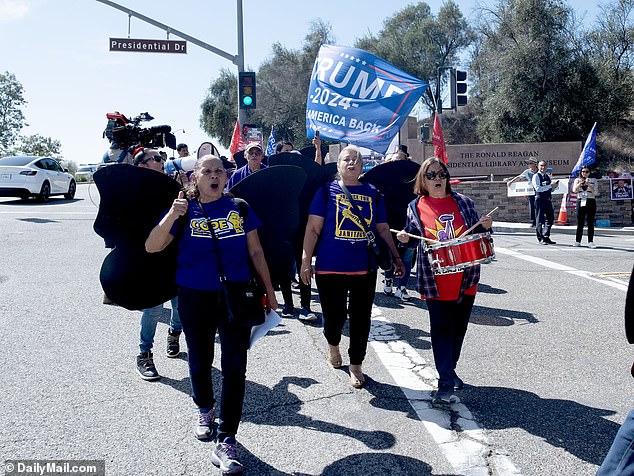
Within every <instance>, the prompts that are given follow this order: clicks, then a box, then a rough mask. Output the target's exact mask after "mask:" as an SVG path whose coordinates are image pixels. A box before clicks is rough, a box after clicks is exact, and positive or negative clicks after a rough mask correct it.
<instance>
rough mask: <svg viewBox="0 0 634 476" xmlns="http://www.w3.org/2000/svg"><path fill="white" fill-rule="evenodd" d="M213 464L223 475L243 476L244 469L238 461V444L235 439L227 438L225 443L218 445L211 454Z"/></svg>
mask: <svg viewBox="0 0 634 476" xmlns="http://www.w3.org/2000/svg"><path fill="white" fill-rule="evenodd" d="M211 462H212V464H213V465H214V466H216V467H217V468H220V471H222V473H223V474H242V471H243V469H244V468H243V467H242V464H241V463H240V461H238V443H237V442H236V440H235V438H226V439H225V441H224V442H222V443H216V447H215V448H214V450H213V451H212V452H211Z"/></svg>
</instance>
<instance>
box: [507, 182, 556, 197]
mask: <svg viewBox="0 0 634 476" xmlns="http://www.w3.org/2000/svg"><path fill="white" fill-rule="evenodd" d="M553 181H556V182H557V187H556V188H554V189H553V195H563V194H564V193H568V181H567V180H566V179H553ZM528 195H535V189H534V188H533V185H532V184H531V182H513V183H511V184H509V186H508V187H507V189H506V196H507V197H526V196H528Z"/></svg>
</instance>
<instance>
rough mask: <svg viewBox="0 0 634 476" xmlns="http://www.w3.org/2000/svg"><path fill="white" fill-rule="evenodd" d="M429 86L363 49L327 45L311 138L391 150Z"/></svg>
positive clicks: (313, 98)
mask: <svg viewBox="0 0 634 476" xmlns="http://www.w3.org/2000/svg"><path fill="white" fill-rule="evenodd" d="M428 86H429V85H428V84H427V83H426V82H425V81H423V80H420V79H418V78H415V77H413V76H410V75H409V74H407V73H405V72H403V71H401V70H400V69H398V68H396V67H395V66H393V65H391V64H390V63H388V62H387V61H385V60H382V59H381V58H378V57H377V56H374V55H373V54H371V53H368V52H367V51H363V50H360V49H358V48H345V47H341V46H330V45H322V47H321V48H320V49H319V54H318V56H317V59H316V60H315V66H314V67H313V72H312V74H311V81H310V86H309V89H308V98H307V100H306V135H307V136H308V137H313V136H314V131H319V133H320V135H321V137H325V138H327V139H331V140H336V141H342V142H349V143H351V144H354V145H357V146H359V147H366V148H368V149H371V150H374V151H376V152H378V153H380V154H385V152H387V150H388V148H389V146H390V142H392V139H393V138H394V137H395V136H396V135H397V134H398V131H399V130H400V128H401V126H402V125H403V123H404V122H405V119H406V118H407V115H408V114H409V113H410V111H411V110H412V109H413V108H414V106H415V105H416V102H417V101H418V100H419V99H420V97H421V96H422V95H423V93H424V92H425V90H426V89H427V87H428Z"/></svg>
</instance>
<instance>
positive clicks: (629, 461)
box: [597, 410, 634, 476]
mask: <svg viewBox="0 0 634 476" xmlns="http://www.w3.org/2000/svg"><path fill="white" fill-rule="evenodd" d="M632 474H634V410H632V411H631V412H630V413H629V414H628V415H627V418H625V421H624V422H623V425H621V428H619V431H618V433H617V434H616V437H615V438H614V441H613V442H612V446H611V447H610V451H608V454H607V455H606V456H605V459H604V460H603V464H602V465H601V467H600V468H599V471H597V476H630V475H632Z"/></svg>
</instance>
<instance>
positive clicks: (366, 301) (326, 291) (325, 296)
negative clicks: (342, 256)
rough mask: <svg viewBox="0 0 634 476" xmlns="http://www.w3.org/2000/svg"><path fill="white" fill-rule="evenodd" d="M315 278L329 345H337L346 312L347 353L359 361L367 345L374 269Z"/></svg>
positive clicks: (374, 280)
mask: <svg viewBox="0 0 634 476" xmlns="http://www.w3.org/2000/svg"><path fill="white" fill-rule="evenodd" d="M315 281H316V283H317V290H318V291H319V300H320V301H321V311H322V313H323V316H324V336H325V337H326V340H327V341H328V343H329V344H330V345H339V342H341V332H342V330H343V326H344V324H345V323H346V317H347V316H348V315H349V316H350V324H349V328H350V329H349V330H350V348H349V349H348V356H349V357H350V364H351V365H361V364H362V363H363V359H364V358H365V353H366V350H367V348H368V336H369V335H370V323H371V319H370V318H371V316H372V303H373V302H374V290H375V287H376V271H372V272H371V273H368V274H317V275H315ZM346 298H348V304H347V305H346Z"/></svg>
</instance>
